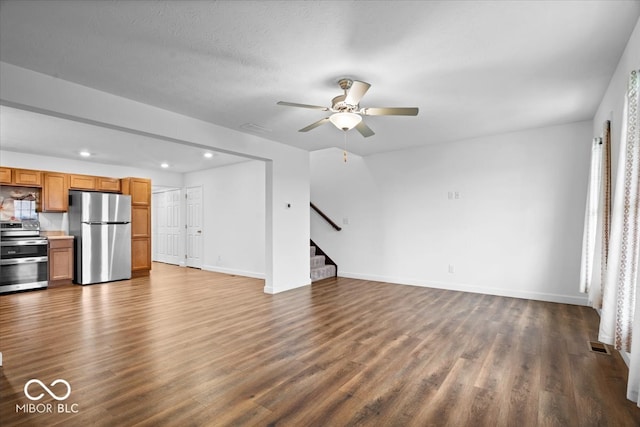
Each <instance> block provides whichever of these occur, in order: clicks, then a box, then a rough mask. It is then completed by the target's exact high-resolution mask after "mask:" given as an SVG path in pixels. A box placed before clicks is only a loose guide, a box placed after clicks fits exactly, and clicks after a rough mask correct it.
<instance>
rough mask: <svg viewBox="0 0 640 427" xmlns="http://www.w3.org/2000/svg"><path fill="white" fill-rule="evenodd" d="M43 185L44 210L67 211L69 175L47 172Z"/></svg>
mask: <svg viewBox="0 0 640 427" xmlns="http://www.w3.org/2000/svg"><path fill="white" fill-rule="evenodd" d="M43 175H44V176H43V181H44V185H43V186H42V212H67V210H68V209H69V176H68V175H67V174H64V173H58V172H45V173H44V174H43Z"/></svg>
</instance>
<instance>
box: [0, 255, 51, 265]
mask: <svg viewBox="0 0 640 427" xmlns="http://www.w3.org/2000/svg"><path fill="white" fill-rule="evenodd" d="M48 260H49V259H48V257H46V256H39V257H32V258H10V259H3V260H0V265H15V264H33V263H36V262H47V261H48Z"/></svg>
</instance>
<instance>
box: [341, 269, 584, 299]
mask: <svg viewBox="0 0 640 427" xmlns="http://www.w3.org/2000/svg"><path fill="white" fill-rule="evenodd" d="M338 275H339V276H340V277H347V278H350V279H359V280H372V281H375V282H385V283H392V284H397V285H409V286H420V287H424V288H436V289H446V290H450V291H460V292H471V293H475V294H486V295H497V296H502V297H511V298H521V299H530V300H536V301H546V302H556V303H562V304H573V305H589V304H588V300H587V297H586V296H584V297H576V296H573V295H561V294H548V293H542V292H531V291H520V290H513V289H499V288H485V287H481V286H474V285H468V284H461V283H445V282H435V281H428V280H416V279H407V278H401V277H384V276H376V275H368V274H358V273H350V272H345V271H340V270H338Z"/></svg>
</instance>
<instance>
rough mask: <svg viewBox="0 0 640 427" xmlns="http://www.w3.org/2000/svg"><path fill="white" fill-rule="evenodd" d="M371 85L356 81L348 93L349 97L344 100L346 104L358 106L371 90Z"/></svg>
mask: <svg viewBox="0 0 640 427" xmlns="http://www.w3.org/2000/svg"><path fill="white" fill-rule="evenodd" d="M370 87H371V85H370V84H369V83H365V82H359V81H358V80H354V81H353V83H351V88H350V89H349V91H348V92H347V96H346V97H345V99H344V102H345V103H346V104H350V105H358V104H359V103H360V100H361V99H362V97H363V96H364V94H365V93H367V91H368V90H369V88H370Z"/></svg>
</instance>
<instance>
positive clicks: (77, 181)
mask: <svg viewBox="0 0 640 427" xmlns="http://www.w3.org/2000/svg"><path fill="white" fill-rule="evenodd" d="M69 188H71V189H72V190H89V191H109V192H113V193H119V192H120V180H119V179H118V178H108V177H104V176H92V175H78V174H71V175H69Z"/></svg>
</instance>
